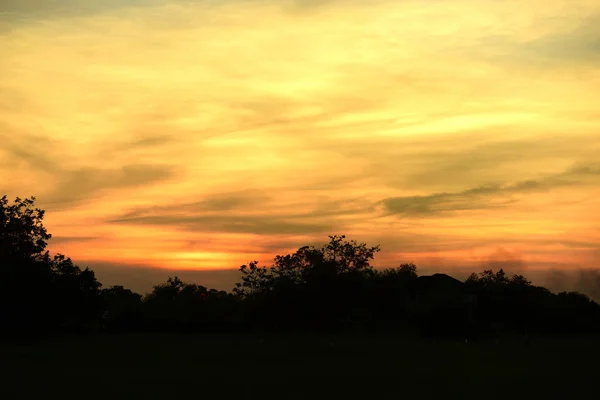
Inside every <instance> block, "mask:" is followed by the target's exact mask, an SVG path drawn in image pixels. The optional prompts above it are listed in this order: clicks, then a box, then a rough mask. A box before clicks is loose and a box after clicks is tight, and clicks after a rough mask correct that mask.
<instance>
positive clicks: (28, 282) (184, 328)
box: [0, 196, 600, 340]
mask: <svg viewBox="0 0 600 400" xmlns="http://www.w3.org/2000/svg"><path fill="white" fill-rule="evenodd" d="M34 200H35V198H33V197H32V198H31V199H24V200H23V199H20V198H17V199H16V200H15V202H14V203H13V204H9V202H8V200H7V198H6V196H4V197H3V198H2V199H0V274H1V275H0V327H1V329H2V333H4V334H8V335H16V336H17V337H25V336H27V335H40V334H56V333H63V332H99V331H109V332H123V331H133V332H135V331H152V332H158V331H163V332H164V331H169V332H213V333H214V332H228V333H238V332H312V333H317V332H364V333H367V332H381V333H384V332H385V333H402V334H414V335H419V336H443V337H456V338H461V339H463V338H469V339H471V340H473V339H477V338H479V337H485V336H490V335H500V334H530V335H555V334H563V335H567V334H590V333H600V305H598V304H597V303H595V302H594V301H592V300H590V299H589V298H588V297H587V296H585V295H583V294H581V293H577V292H563V293H559V294H554V293H551V292H550V291H549V290H547V289H545V288H543V287H539V286H535V285H532V284H531V282H530V281H528V280H527V279H526V278H525V277H524V276H522V275H513V276H507V275H506V274H505V273H504V272H503V271H502V270H500V271H497V272H494V271H491V270H488V271H484V272H483V273H480V274H472V275H471V276H470V277H469V278H468V279H467V280H466V281H465V282H461V281H459V280H457V279H454V278H452V277H450V276H448V275H445V274H435V275H432V276H419V275H418V272H417V268H416V266H415V265H414V264H402V265H400V266H399V267H398V268H393V269H387V270H375V269H374V268H373V267H372V266H371V265H370V261H371V260H372V259H373V258H374V255H375V253H376V252H378V251H379V246H375V247H368V246H367V245H366V244H365V243H357V242H356V241H348V240H346V238H345V236H330V237H329V239H330V241H329V242H328V243H327V244H326V245H323V246H321V247H309V246H305V247H301V248H300V249H298V251H296V252H295V253H293V254H289V255H285V256H277V257H276V258H275V260H274V263H273V265H272V266H270V267H261V266H259V265H258V263H257V262H256V261H254V262H251V263H249V264H248V265H243V266H241V267H240V280H239V282H238V283H237V284H236V287H235V288H234V290H233V291H232V292H225V291H217V290H214V289H209V288H206V287H204V286H200V285H196V284H189V283H184V282H182V281H181V280H180V279H178V278H177V277H174V278H169V279H168V280H167V282H165V283H162V284H160V285H157V286H155V287H154V289H153V290H152V292H151V293H149V294H146V295H144V296H142V295H140V294H137V293H134V292H132V291H131V290H128V289H126V288H124V287H122V286H112V287H108V288H102V285H101V284H100V282H98V280H97V279H96V277H95V275H94V272H93V271H91V270H90V269H88V268H85V269H81V268H80V267H78V266H76V265H74V264H73V262H72V261H71V259H69V258H66V257H65V256H63V255H60V254H57V255H55V256H54V257H50V255H49V253H48V252H47V251H45V248H46V245H47V240H49V239H50V238H51V235H50V234H48V233H47V232H46V229H45V228H44V226H43V224H42V220H43V217H44V211H43V210H40V209H37V208H35V209H34V208H33V206H34Z"/></svg>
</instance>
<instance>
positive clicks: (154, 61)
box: [0, 0, 600, 270]
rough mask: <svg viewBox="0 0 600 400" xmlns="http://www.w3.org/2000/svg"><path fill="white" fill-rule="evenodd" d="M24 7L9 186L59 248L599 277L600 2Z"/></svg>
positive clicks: (0, 83)
mask: <svg viewBox="0 0 600 400" xmlns="http://www.w3.org/2000/svg"><path fill="white" fill-rule="evenodd" d="M42 3H43V2H42ZM8 4H9V5H8V6H0V49H2V50H1V52H2V56H1V57H0V93H2V95H1V96H0V140H1V141H2V143H3V144H2V146H0V191H1V192H2V194H8V195H9V197H12V198H14V197H16V196H20V197H28V196H31V195H34V196H36V197H37V199H38V201H37V203H38V204H37V205H38V206H39V207H41V208H43V209H46V210H47V214H46V219H45V224H46V226H47V228H48V230H49V232H50V233H52V234H53V237H54V238H53V239H51V241H50V247H49V248H50V250H51V251H52V252H61V253H64V254H66V255H67V256H69V257H71V258H73V260H75V261H76V262H78V263H80V264H82V265H85V264H86V262H104V263H112V264H115V265H122V268H127V266H128V265H145V266H148V267H154V268H171V269H186V270H194V269H206V270H211V269H231V268H238V267H239V266H240V265H241V264H246V263H248V262H249V261H252V260H255V259H256V260H259V261H261V263H265V264H269V263H270V262H271V261H272V259H273V257H274V256H275V255H277V254H286V253H289V252H292V251H294V250H295V249H297V248H298V247H300V246H303V245H317V244H322V243H324V242H326V241H327V235H331V234H345V235H346V236H347V238H348V239H356V240H357V241H360V242H363V241H364V242H366V243H367V244H368V245H376V244H380V245H381V248H382V251H381V252H380V253H378V254H377V255H376V258H375V263H374V264H375V265H376V266H378V267H391V266H397V265H398V264H400V263H402V262H415V263H416V264H417V266H421V265H425V266H430V267H438V268H439V269H442V270H443V269H444V268H448V269H450V268H459V267H460V266H465V267H466V268H475V269H476V268H479V267H480V266H483V265H489V263H490V262H505V263H508V264H507V265H509V264H510V265H515V266H516V267H515V268H530V269H545V268H555V267H558V268H563V269H565V270H568V269H570V268H571V269H575V268H583V269H589V268H598V267H599V266H600V213H599V212H598V211H597V210H599V209H600V157H599V156H598V155H599V154H600V112H598V104H600V49H599V48H598V43H600V23H599V22H600V4H599V3H598V2H597V1H592V0H589V1H585V0H581V1H566V0H551V1H544V2H540V1H531V2H527V3H523V2H518V1H505V2H496V1H492V0H483V1H481V0H478V1H475V0H467V1H458V0H448V1H443V2H441V1H440V2H438V1H435V2H434V1H424V0H408V1H402V2H398V1H392V0H374V1H372V2H358V1H343V0H330V1H323V2H320V3H319V2H310V5H308V4H304V3H302V2H300V1H292V0H289V1H275V0H272V1H271V0H257V1H253V2H246V1H243V0H224V1H221V2H210V1H199V0H196V1H186V2H184V1H180V0H172V1H168V0H125V1H122V2H115V1H107V2H106V3H102V4H98V5H90V4H89V3H88V2H85V1H83V0H73V1H70V2H68V5H66V6H64V7H63V8H62V9H60V10H59V9H54V8H51V7H50V6H47V5H46V6H40V4H41V3H40V2H36V0H29V1H24V2H8ZM44 4H46V3H44ZM542 4H543V7H542ZM2 7H5V10H4V12H2V11H3V10H2ZM511 263H512V264H511Z"/></svg>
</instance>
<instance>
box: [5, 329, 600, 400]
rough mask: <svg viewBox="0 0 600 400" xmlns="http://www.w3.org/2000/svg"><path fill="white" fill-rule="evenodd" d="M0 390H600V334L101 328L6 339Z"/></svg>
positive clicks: (13, 393) (192, 394)
mask: <svg viewBox="0 0 600 400" xmlns="http://www.w3.org/2000/svg"><path fill="white" fill-rule="evenodd" d="M0 351H1V353H0V362H1V367H0V371H1V372H0V374H1V375H0V379H1V381H2V386H1V389H0V398H1V399H11V400H12V399H29V398H40V399H55V398H56V399H66V398H78V399H83V400H87V399H97V398H107V399H114V398H130V399H138V398H139V399H171V398H173V399H175V398H196V399H202V398H223V399H254V398H257V399H258V398H269V399H313V398H314V399H330V400H333V399H400V398H403V397H412V398H417V397H418V398H445V399H448V398H456V399H464V398H477V399H482V400H487V399H496V398H516V399H523V398H531V399H541V398H557V399H588V398H589V399H592V398H600V370H599V369H598V368H597V366H598V361H599V360H600V337H597V338H562V339H557V338H554V339H552V338H533V339H531V340H530V343H529V344H525V341H524V339H523V338H513V339H506V338H505V339H503V340H501V341H500V342H499V343H495V341H494V340H491V341H486V342H479V343H468V344H465V343H464V342H443V341H438V342H433V341H430V340H415V339H404V338H401V337H392V336H318V337H309V336H290V335H288V336H270V337H267V336H264V337H261V336H256V335H255V336H250V335H239V336H233V335H228V336H225V335H221V336H219V335H151V334H130V335H104V336H101V335H99V336H88V337H77V338H63V339H54V340H47V341H45V342H39V343H37V344H35V345H31V344H29V345H24V344H21V345H14V344H11V345H8V344H6V343H5V344H3V345H2V346H1V347H0Z"/></svg>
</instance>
